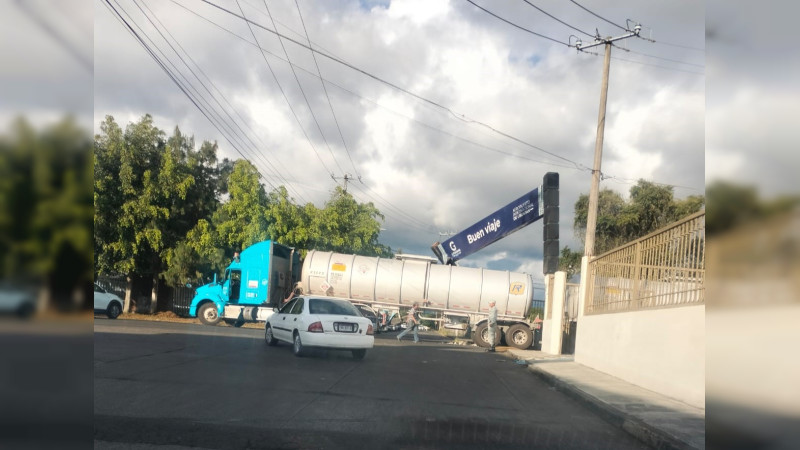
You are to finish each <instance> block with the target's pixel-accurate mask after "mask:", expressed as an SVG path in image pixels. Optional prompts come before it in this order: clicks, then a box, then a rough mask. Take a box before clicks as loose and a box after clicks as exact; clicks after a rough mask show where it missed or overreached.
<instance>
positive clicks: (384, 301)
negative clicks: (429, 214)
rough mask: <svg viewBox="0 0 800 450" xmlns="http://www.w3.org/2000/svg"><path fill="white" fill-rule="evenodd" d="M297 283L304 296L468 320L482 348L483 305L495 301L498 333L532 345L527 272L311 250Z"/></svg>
mask: <svg viewBox="0 0 800 450" xmlns="http://www.w3.org/2000/svg"><path fill="white" fill-rule="evenodd" d="M300 283H301V286H302V288H303V291H304V293H305V294H311V295H321V296H330V297H340V298H347V299H350V300H352V301H354V302H359V303H367V304H371V305H374V306H377V307H380V306H391V307H399V306H407V307H410V306H411V305H413V304H414V302H418V303H419V304H420V306H421V307H422V308H423V309H425V310H432V311H441V312H443V313H445V314H447V313H451V314H457V315H461V316H463V315H467V316H469V317H470V331H471V332H472V336H473V340H474V341H475V344H477V345H479V346H481V347H488V346H489V343H488V324H487V318H488V314H489V302H490V301H492V300H493V301H495V302H496V303H497V305H496V306H497V311H498V314H497V316H498V334H497V336H496V339H495V342H500V339H501V338H502V337H505V340H506V343H507V344H508V345H511V346H513V347H516V348H521V349H526V348H528V347H530V345H531V344H532V343H533V327H534V326H535V325H534V324H533V323H532V322H530V321H528V318H527V315H528V312H529V310H530V307H531V302H532V300H533V279H532V278H531V276H530V275H529V274H526V273H518V272H507V271H501V270H488V269H477V268H471V267H458V266H451V265H440V264H432V263H431V261H424V260H414V259H409V260H402V259H387V258H378V257H367V256H358V255H346V254H341V253H332V252H320V251H316V250H311V251H309V252H308V254H307V255H306V258H305V261H304V262H303V269H302V272H301V276H300Z"/></svg>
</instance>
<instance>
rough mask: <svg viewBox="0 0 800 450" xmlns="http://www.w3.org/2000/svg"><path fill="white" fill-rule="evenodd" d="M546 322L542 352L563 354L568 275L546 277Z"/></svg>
mask: <svg viewBox="0 0 800 450" xmlns="http://www.w3.org/2000/svg"><path fill="white" fill-rule="evenodd" d="M544 284H545V304H544V321H543V322H542V351H543V352H545V353H550V354H553V355H560V354H561V337H562V335H561V333H562V330H563V329H564V304H565V303H566V302H565V300H566V296H567V273H566V272H556V273H555V274H553V275H545V278H544Z"/></svg>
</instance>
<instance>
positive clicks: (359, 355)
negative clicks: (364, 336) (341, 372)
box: [353, 348, 367, 361]
mask: <svg viewBox="0 0 800 450" xmlns="http://www.w3.org/2000/svg"><path fill="white" fill-rule="evenodd" d="M366 354H367V349H365V348H360V349H358V350H353V359H355V360H356V361H361V360H362V359H364V356H366Z"/></svg>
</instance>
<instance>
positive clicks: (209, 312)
mask: <svg viewBox="0 0 800 450" xmlns="http://www.w3.org/2000/svg"><path fill="white" fill-rule="evenodd" d="M197 318H198V319H200V322H202V323H203V324H204V325H216V324H217V323H219V319H220V317H219V313H218V312H217V305H215V304H214V303H212V302H209V303H205V304H203V306H201V307H200V310H199V311H198V312H197Z"/></svg>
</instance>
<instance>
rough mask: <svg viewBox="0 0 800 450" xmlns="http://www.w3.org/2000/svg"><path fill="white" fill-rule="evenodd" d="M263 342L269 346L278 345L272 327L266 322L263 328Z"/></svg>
mask: <svg viewBox="0 0 800 450" xmlns="http://www.w3.org/2000/svg"><path fill="white" fill-rule="evenodd" d="M264 342H266V343H267V345H271V346H275V345H278V340H277V339H275V335H273V334H272V327H271V326H270V325H269V324H267V326H266V329H265V330H264Z"/></svg>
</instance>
